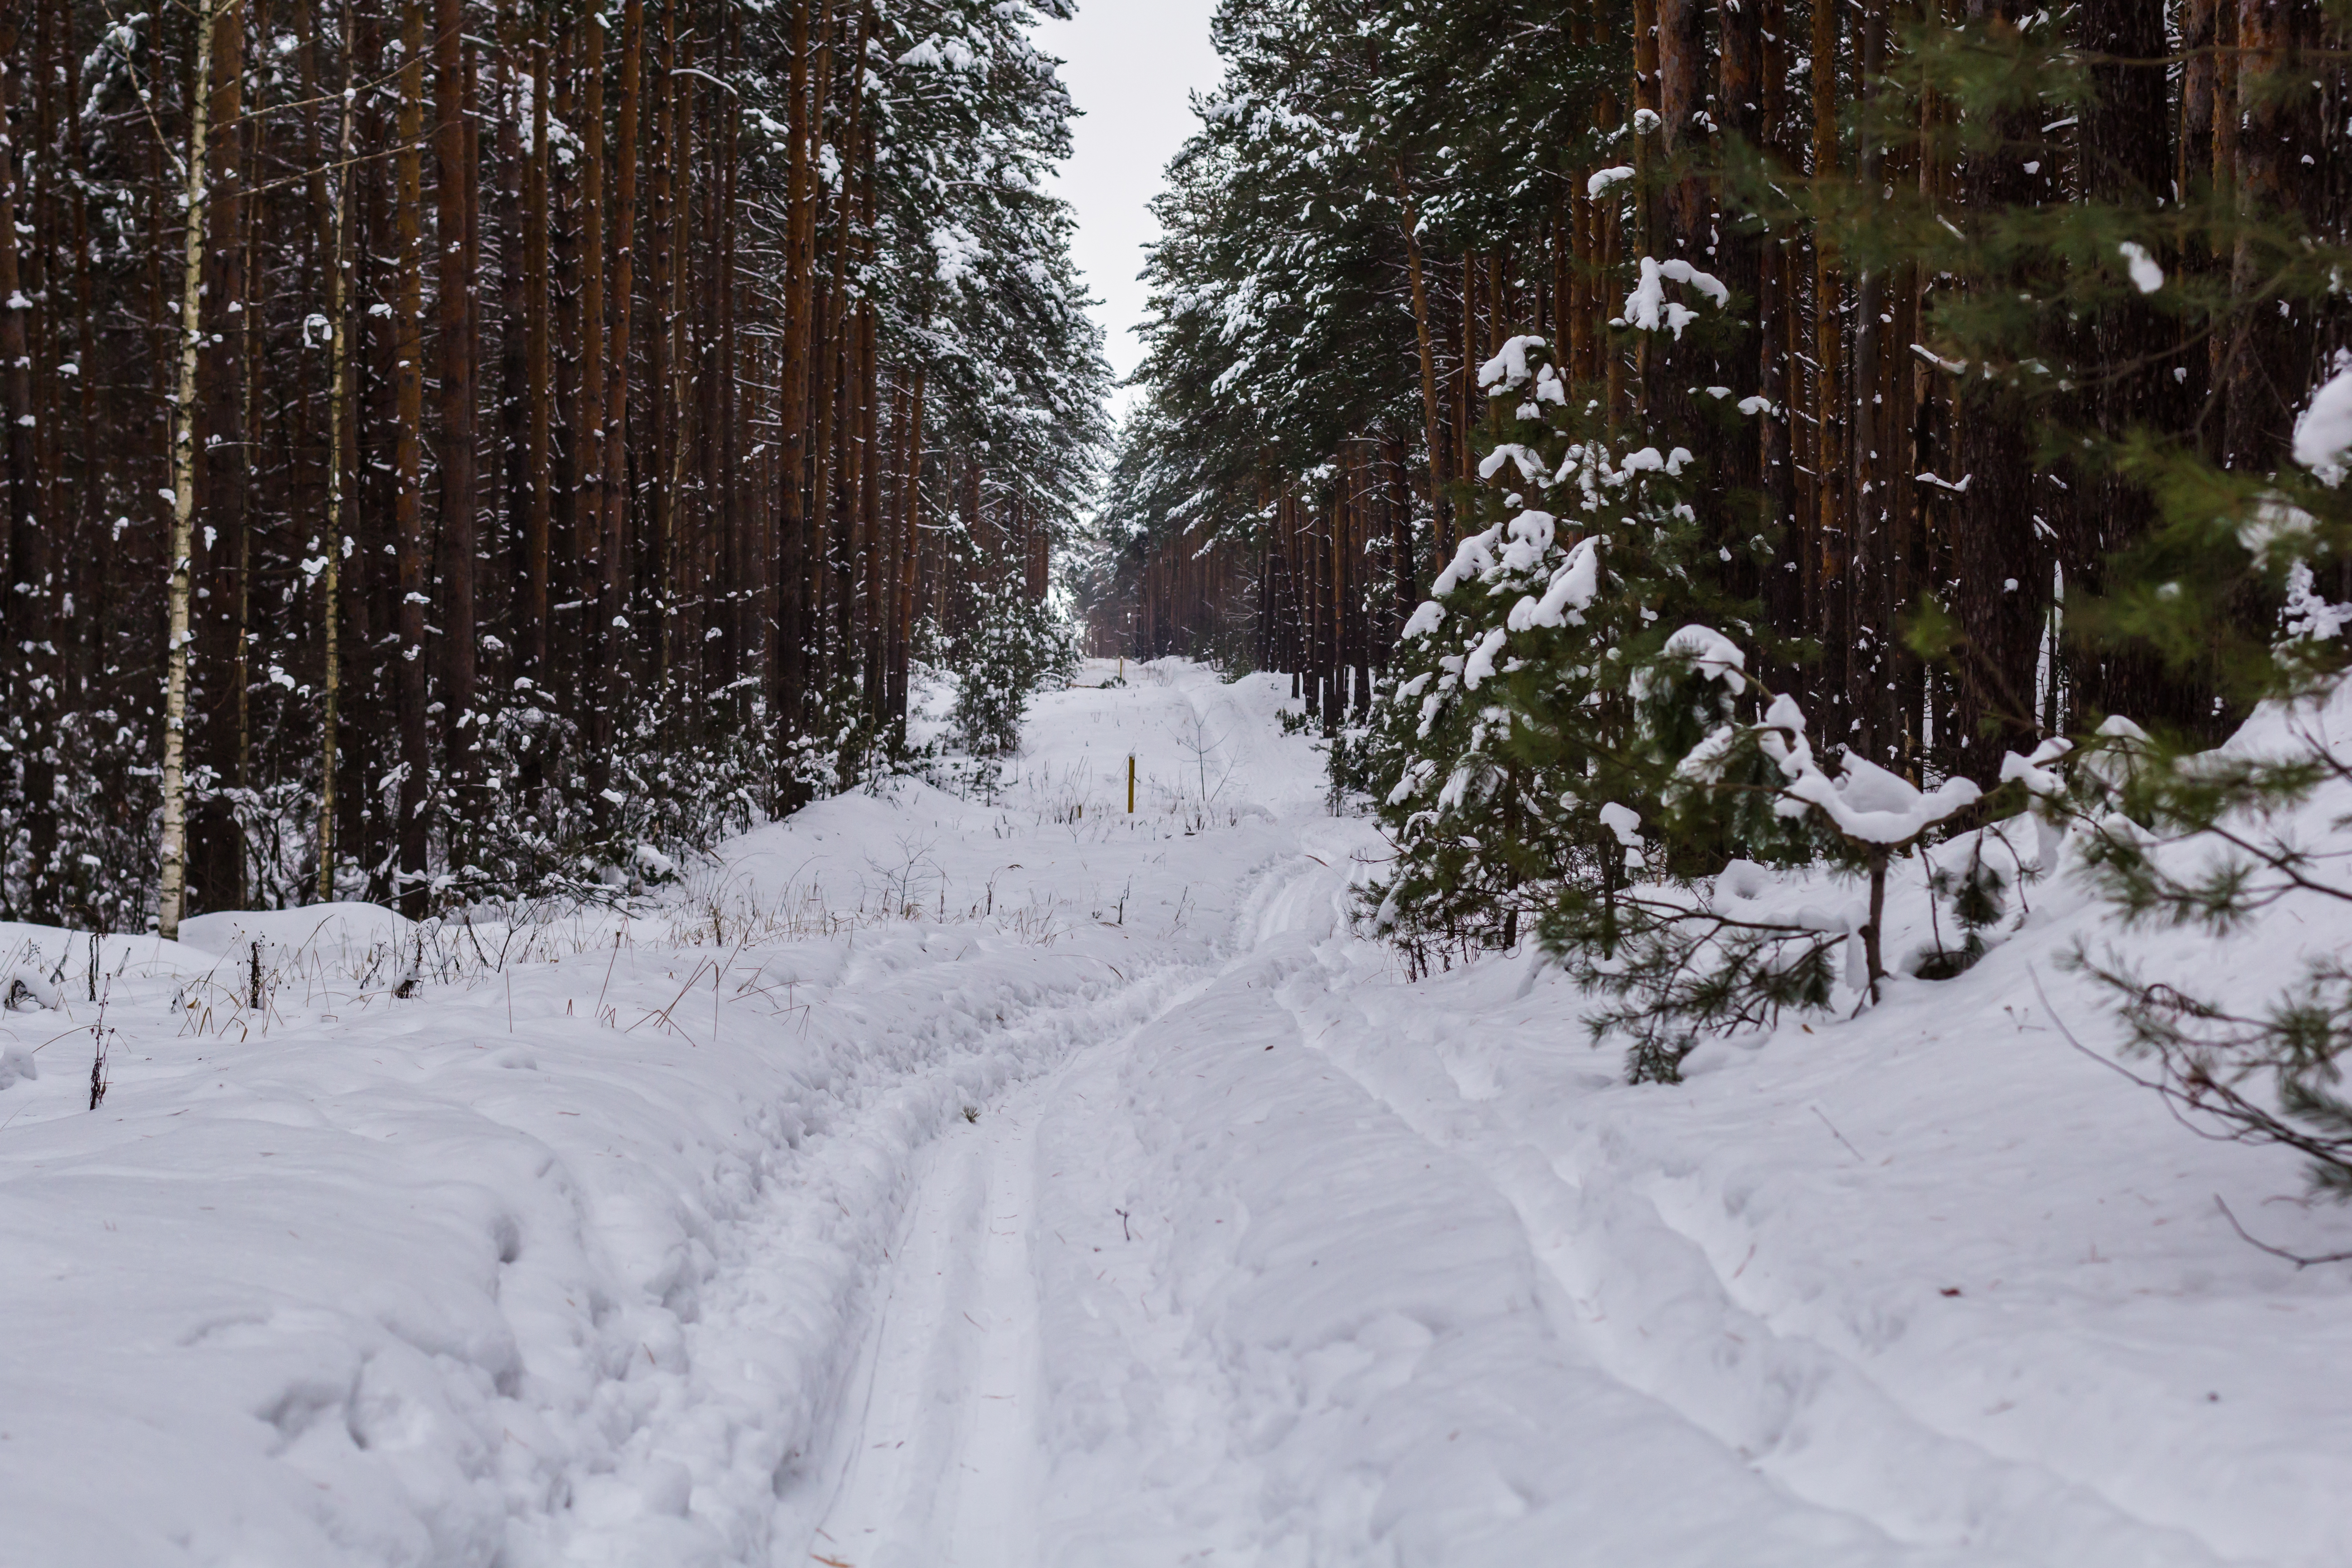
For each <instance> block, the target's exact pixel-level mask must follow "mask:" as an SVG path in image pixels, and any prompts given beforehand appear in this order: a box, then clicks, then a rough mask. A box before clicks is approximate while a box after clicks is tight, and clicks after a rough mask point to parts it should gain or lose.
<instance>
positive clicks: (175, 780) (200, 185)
mask: <svg viewBox="0 0 2352 1568" xmlns="http://www.w3.org/2000/svg"><path fill="white" fill-rule="evenodd" d="M219 15H220V7H219V5H218V0H196V33H195V56H196V61H195V64H196V72H195V83H194V87H193V88H192V89H190V92H189V97H188V159H187V193H186V194H187V208H188V212H187V218H188V232H187V239H186V242H185V245H184V248H183V252H182V256H181V261H180V364H179V373H178V374H177V376H176V377H175V378H174V380H173V387H172V576H171V583H170V586H169V589H168V591H167V592H168V599H169V605H170V609H169V620H168V630H167V633H166V635H167V637H169V638H170V643H169V646H168V647H166V648H165V650H164V665H165V671H166V673H165V678H164V687H163V865H162V868H161V876H160V878H159V881H160V883H161V889H162V890H161V892H160V894H159V896H158V898H157V900H156V929H157V931H158V932H159V934H161V935H162V936H163V939H164V940H165V941H167V942H168V941H172V940H174V939H176V938H177V937H178V936H179V934H180V913H181V910H182V908H183V907H184V905H185V903H186V901H187V890H188V784H187V773H186V749H187V748H186V742H187V727H188V726H187V720H188V642H189V638H190V633H189V630H188V596H189V577H190V568H191V562H192V559H193V557H194V554H195V534H196V530H195V519H196V424H195V421H196V354H197V352H198V350H199V349H200V348H201V347H202V346H203V343H204V314H203V313H204V271H205V201H206V192H205V143H206V142H207V141H208V140H209V138H210V136H211V132H212V126H211V119H212V89H213V26H214V24H215V22H216V21H217V20H218V17H219Z"/></svg>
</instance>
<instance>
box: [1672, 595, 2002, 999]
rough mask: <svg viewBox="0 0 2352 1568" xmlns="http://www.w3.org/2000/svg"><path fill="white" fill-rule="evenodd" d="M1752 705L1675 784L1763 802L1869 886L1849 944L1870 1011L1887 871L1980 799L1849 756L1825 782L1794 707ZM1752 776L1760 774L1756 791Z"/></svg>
mask: <svg viewBox="0 0 2352 1568" xmlns="http://www.w3.org/2000/svg"><path fill="white" fill-rule="evenodd" d="M1706 635H1707V636H1710V637H1712V636H1713V635H1714V634H1712V633H1707V634H1706ZM1733 651H1734V652H1736V651H1737V650H1733ZM1760 695H1761V696H1763V697H1765V698H1767V699H1769V700H1767V701H1766V702H1765V704H1764V715H1763V718H1762V719H1761V720H1760V721H1758V722H1756V723H1754V724H1748V725H1726V726H1724V727H1722V728H1721V729H1718V730H1717V731H1716V732H1715V733H1713V734H1711V735H1709V736H1708V737H1707V738H1706V740H1705V741H1703V742H1700V743H1699V744H1698V745H1697V746H1696V747H1695V748H1693V750H1692V751H1691V752H1690V753H1689V755H1687V756H1685V758H1684V759H1683V763H1682V765H1681V767H1679V768H1678V769H1677V770H1676V774H1677V776H1678V778H1679V779H1681V780H1682V781H1684V782H1685V784H1686V785H1687V787H1688V788H1689V789H1690V791H1691V792H1692V793H1693V794H1694V795H1701V796H1706V795H1721V794H1722V793H1724V792H1726V791H1730V792H1734V793H1736V794H1739V795H1748V796H1749V797H1750V798H1751V799H1752V798H1755V797H1756V796H1758V795H1761V796H1762V797H1763V798H1765V799H1767V800H1769V810H1770V812H1771V814H1772V816H1775V817H1777V818H1780V819H1783V820H1789V821H1803V822H1805V823H1807V824H1808V825H1810V826H1812V827H1814V828H1815V829H1816V830H1817V831H1818V835H1819V838H1818V841H1819V842H1820V843H1821V844H1822V847H1824V848H1825V849H1826V850H1827V851H1828V854H1829V858H1831V859H1832V861H1835V862H1839V863H1842V864H1843V866H1844V867H1846V868H1849V869H1852V870H1854V871H1858V872H1860V873H1861V874H1862V875H1863V876H1864V877H1865V878H1866V879H1868V881H1869V885H1870V912H1869V915H1868V918H1867V919H1866V920H1865V921H1864V922H1863V924H1862V925H1861V926H1860V928H1859V929H1858V930H1856V931H1855V932H1854V935H1855V936H1857V937H1859V938H1860V939H1861V942H1862V952H1863V960H1864V985H1863V989H1864V990H1865V991H1866V992H1867V993H1868V995H1869V999H1870V1000H1871V1001H1873V1002H1875V1001H1877V1000H1878V996H1879V987H1880V985H1881V984H1882V983H1884V982H1885V979H1886V975H1887V970H1886V963H1885V952H1884V942H1883V938H1884V934H1885V919H1886V871H1887V867H1888V866H1889V864H1890V863H1891V862H1893V861H1894V860H1895V858H1898V857H1901V856H1905V855H1907V854H1909V853H1911V852H1912V851H1913V850H1914V849H1916V847H1918V846H1919V844H1920V843H1921V842H1923V841H1924V840H1926V839H1927V837H1929V836H1930V835H1933V834H1937V833H1940V832H1946V831H1949V830H1950V826H1951V825H1952V824H1953V823H1954V822H1955V821H1957V820H1958V819H1959V818H1960V817H1961V816H1963V814H1969V815H1971V816H1973V815H1974V811H1973V808H1975V807H1976V806H1977V805H1978V804H1979V801H1980V800H1982V798H1983V796H1984V792H1983V790H1982V789H1980V788H1979V786H1978V785H1977V784H1976V783H1975V782H1974V781H1973V780H1970V779H1965V778H1958V777H1953V778H1948V779H1945V780H1944V781H1943V782H1942V783H1940V784H1937V786H1936V787H1935V788H1934V789H1932V790H1922V789H1921V788H1920V787H1919V786H1918V785H1917V784H1913V783H1912V782H1911V781H1910V780H1908V779H1906V778H1904V777H1902V776H1901V775H1899V774H1896V773H1889V772H1888V771H1887V770H1886V769H1885V768H1882V767H1880V766H1879V765H1878V764H1877V763H1873V762H1871V761H1870V760H1869V759H1868V758H1866V757H1864V756H1862V755H1861V754H1860V753H1858V752H1851V751H1849V752H1846V754H1845V757H1844V760H1843V763H1841V765H1840V767H1839V770H1838V773H1837V775H1836V776H1835V777H1834V778H1832V776H1831V775H1830V774H1829V773H1827V772H1826V771H1825V770H1824V769H1823V768H1822V765H1821V763H1819V762H1818V761H1817V760H1816V759H1815V757H1814V755H1813V748H1812V743H1811V741H1809V740H1808V739H1807V738H1806V735H1805V715H1804V710H1802V709H1801V708H1800V707H1799V706H1798V704H1797V700H1796V699H1794V698H1793V697H1790V696H1788V695H1787V694H1785V693H1782V694H1780V695H1777V696H1775V695H1772V694H1770V693H1760ZM1751 747H1752V748H1753V752H1752V755H1754V756H1758V757H1760V758H1762V759H1763V760H1764V761H1765V762H1767V763H1769V764H1770V771H1769V773H1764V770H1761V769H1757V768H1755V767H1753V766H1747V767H1743V766H1742V765H1741V762H1742V759H1743V755H1745V754H1749V748H1751ZM1758 773H1764V778H1763V780H1762V781H1761V784H1760V786H1759V780H1758V779H1757V777H1756V775H1757V774H1758ZM1774 775H1777V777H1776V776H1774Z"/></svg>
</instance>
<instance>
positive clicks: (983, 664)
mask: <svg viewBox="0 0 2352 1568" xmlns="http://www.w3.org/2000/svg"><path fill="white" fill-rule="evenodd" d="M1076 668H1077V644H1076V640H1075V638H1074V636H1073V634H1072V631H1071V629H1070V627H1069V626H1067V625H1066V624H1065V623H1064V622H1062V621H1061V620H1060V619H1058V618H1057V617H1056V616H1055V615H1054V614H1053V612H1052V611H1051V610H1050V609H1048V608H1047V607H1046V606H1045V605H1043V604H1040V603H1035V602H1033V601H1031V600H1030V599H1029V598H1028V597H1027V596H1026V595H1024V594H1022V593H1020V592H1018V591H1015V590H1010V589H998V590H996V591H993V592H990V593H986V594H983V595H982V603H981V607H980V620H979V625H978V626H975V627H974V628H973V629H972V630H971V632H970V633H969V634H968V635H967V636H966V637H965V638H964V647H963V648H962V658H961V676H962V679H961V685H960V686H959V687H958V689H957V691H956V705H955V722H956V730H957V731H958V733H959V735H960V736H961V739H962V741H963V743H964V747H965V749H966V750H967V751H969V752H971V754H972V755H974V756H976V757H993V756H998V755H1001V754H1003V753H1005V752H1013V751H1016V750H1018V749H1019V747H1020V744H1021V716H1022V715H1023V714H1024V713H1025V712H1026V711H1028V708H1029V700H1030V699H1031V698H1032V697H1034V696H1035V695H1036V693H1037V692H1038V691H1039V690H1040V689H1043V688H1044V687H1045V686H1046V685H1047V684H1048V683H1050V682H1054V681H1060V680H1066V679H1068V678H1069V677H1070V675H1071V674H1072V673H1073V672H1074V671H1075V670H1076Z"/></svg>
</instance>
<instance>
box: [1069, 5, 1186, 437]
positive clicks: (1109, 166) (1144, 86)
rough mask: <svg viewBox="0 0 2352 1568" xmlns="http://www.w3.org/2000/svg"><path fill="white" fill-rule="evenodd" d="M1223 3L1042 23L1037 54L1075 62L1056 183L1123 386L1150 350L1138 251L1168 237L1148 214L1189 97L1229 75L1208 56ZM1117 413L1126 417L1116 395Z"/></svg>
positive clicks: (1091, 10) (1122, 10)
mask: <svg viewBox="0 0 2352 1568" xmlns="http://www.w3.org/2000/svg"><path fill="white" fill-rule="evenodd" d="M1215 8H1216V6H1215V0H1078V16H1077V19H1076V21H1073V22H1045V23H1043V24H1041V25H1040V26H1039V27H1038V29H1037V41H1038V43H1039V45H1040V46H1041V47H1044V48H1045V49H1046V50H1047V51H1049V52H1050V53H1052V54H1055V55H1057V56H1059V57H1060V58H1062V59H1063V60H1065V61H1066V62H1067V63H1066V65H1064V66H1063V68H1062V79H1063V81H1064V82H1066V83H1067V84H1068V86H1069V89H1070V95H1071V97H1073V98H1075V99H1076V100H1077V105H1078V108H1079V110H1081V111H1082V113H1081V115H1080V118H1079V119H1078V121H1077V122H1076V125H1075V126H1074V127H1073V131H1074V133H1075V135H1076V153H1075V155H1074V156H1073V157H1072V158H1071V160H1070V162H1069V163H1068V164H1067V165H1066V166H1065V167H1064V168H1063V170H1062V171H1061V174H1060V176H1059V178H1058V179H1057V180H1056V181H1055V188H1056V189H1058V190H1059V191H1060V192H1061V194H1062V195H1064V196H1065V197H1066V198H1067V199H1068V200H1069V202H1070V204H1071V205H1072V206H1074V207H1076V209H1077V215H1078V239H1077V247H1076V250H1077V261H1078V266H1079V267H1080V268H1083V269H1084V270H1085V272H1086V275H1087V286H1088V287H1089V288H1090V289H1092V291H1093V292H1094V294H1095V296H1096V297H1097V299H1099V300H1101V301H1102V303H1101V304H1100V305H1098V306H1097V307H1096V310H1095V315H1096V317H1097V320H1099V321H1101V322H1102V324H1103V327H1104V330H1105V331H1106V332H1107V333H1108V342H1107V343H1106V344H1105V352H1106V353H1108V356H1109V359H1110V365H1111V369H1112V370H1113V371H1114V372H1116V373H1117V374H1119V375H1121V376H1124V375H1126V374H1128V373H1129V371H1132V370H1133V369H1134V368H1135V365H1136V362H1137V361H1138V360H1139V359H1140V358H1141V357H1142V354H1143V345H1142V344H1141V343H1140V342H1138V341H1137V339H1136V337H1135V334H1134V332H1133V331H1132V328H1133V326H1134V324H1135V323H1136V322H1137V321H1140V320H1141V319H1142V316H1143V295H1144V290H1143V285H1142V284H1140V283H1139V282H1137V281H1136V279H1135V275H1136V273H1137V272H1138V271H1139V270H1140V269H1141V268H1142V266H1143V250H1142V247H1143V244H1144V242H1145V241H1147V240H1149V239H1151V238H1153V237H1156V236H1157V235H1158V233H1159V232H1160V227H1159V225H1157V224H1155V223H1153V222H1152V221H1151V215H1150V212H1148V211H1146V210H1145V207H1144V204H1145V203H1146V202H1148V201H1150V199H1151V198H1152V197H1153V196H1154V195H1158V194H1159V192H1160V170H1161V169H1162V168H1164V167H1166V166H1167V163H1168V160H1169V159H1170V158H1171V157H1172V156H1173V155H1174V154H1175V152H1176V149H1177V148H1178V147H1179V146H1180V145H1181V144H1182V142H1183V141H1184V138H1185V137H1186V136H1188V135H1190V134H1191V133H1192V125H1193V120H1192V107H1191V104H1190V101H1189V99H1188V97H1187V95H1188V94H1190V93H1191V92H1192V90H1193V89H1196V88H1198V89H1209V88H1213V87H1214V86H1216V84H1217V79H1218V78H1219V76H1221V75H1222V74H1223V73H1222V71H1221V69H1220V68H1219V66H1218V63H1217V54H1216V51H1215V50H1214V49H1213V48H1211V47H1209V16H1210V13H1211V12H1213V10H1215ZM1112 401H1113V406H1115V407H1117V408H1118V409H1120V410H1122V411H1123V410H1124V409H1125V408H1126V406H1127V403H1128V399H1127V397H1126V395H1118V396H1117V397H1115V398H1114V399H1113V400H1112Z"/></svg>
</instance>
